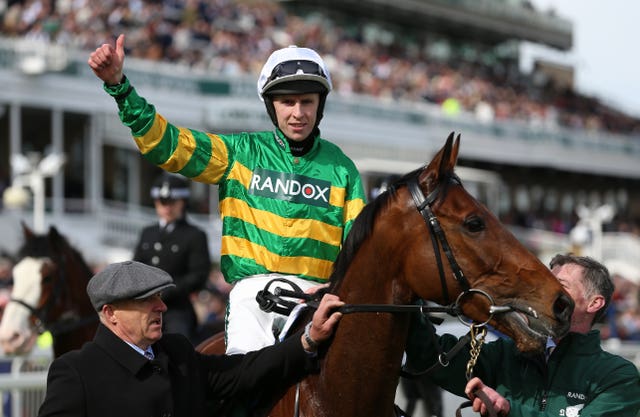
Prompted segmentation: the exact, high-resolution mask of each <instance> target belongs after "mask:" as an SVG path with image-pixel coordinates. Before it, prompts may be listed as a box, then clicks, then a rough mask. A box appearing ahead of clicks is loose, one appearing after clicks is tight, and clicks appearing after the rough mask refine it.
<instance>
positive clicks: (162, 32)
mask: <svg viewBox="0 0 640 417" xmlns="http://www.w3.org/2000/svg"><path fill="white" fill-rule="evenodd" d="M0 13H2V21H1V22H0V27H1V30H2V34H3V35H5V36H11V37H22V38H25V39H31V40H39V41H43V42H50V43H56V44H61V45H64V46H65V47H73V48H80V49H83V50H93V49H94V48H95V47H97V46H98V45H100V44H102V43H105V42H106V41H108V38H109V37H110V36H111V35H110V34H113V33H125V34H126V35H127V42H128V47H127V49H128V50H127V55H129V56H131V57H137V58H141V59H147V60H154V61H165V62H170V63H173V64H175V65H176V69H177V70H181V69H185V68H189V69H191V70H195V71H199V72H202V73H216V74H224V75H229V76H239V75H253V76H255V75H256V74H257V73H258V71H259V68H260V66H261V63H262V62H264V61H265V59H266V57H267V55H268V53H269V52H270V51H272V50H273V49H277V48H278V47H283V46H287V45H289V44H298V45H304V46H307V47H310V48H313V49H315V50H317V51H318V52H319V53H320V55H322V56H324V57H326V60H327V62H328V65H329V70H330V71H331V72H332V74H334V77H333V78H334V80H333V81H334V84H335V91H336V92H337V93H338V94H342V95H351V94H363V95H365V94H366V95H373V96H376V97H378V98H380V99H381V100H411V101H416V100H422V101H428V102H432V103H435V104H438V105H441V106H442V107H443V109H451V107H450V105H451V103H453V104H454V105H455V114H461V113H462V112H466V113H467V114H469V115H471V116H473V115H474V114H475V117H477V118H478V120H480V121H481V122H484V123H486V122H487V121H493V120H507V119H508V120H518V121H522V122H524V123H525V124H526V125H528V126H530V127H533V128H538V127H542V126H544V127H552V126H555V125H556V124H560V125H564V126H566V127H574V128H579V129H586V130H605V131H610V132H618V133H624V134H635V135H638V134H640V122H639V121H638V120H637V119H635V118H632V117H630V116H627V115H625V114H624V113H622V112H620V111H617V110H615V109H612V108H609V107H608V106H606V105H604V104H603V103H600V102H599V101H598V100H596V99H594V98H591V97H585V96H581V95H580V94H577V93H576V92H575V91H572V90H567V89H565V88H561V87H557V86H556V85H554V84H553V82H552V81H550V80H549V79H548V77H541V76H540V74H538V73H534V74H532V75H524V74H520V73H518V69H517V67H515V66H514V64H507V63H505V62H501V61H497V62H492V63H491V64H490V65H489V64H484V63H483V61H482V58H481V57H482V56H483V54H486V53H487V51H485V50H484V49H483V48H484V47H482V46H480V45H477V44H472V43H470V42H469V43H467V44H465V45H464V47H460V48H451V47H449V46H447V45H446V43H443V41H442V39H440V37H439V36H438V35H437V34H434V33H418V32H417V31H416V30H414V31H413V32H412V31H408V30H406V28H403V29H402V30H400V29H398V28H394V27H391V26H389V25H387V24H386V23H384V22H376V23H375V24H371V23H367V24H359V23H358V22H356V21H354V20H353V16H344V15H342V16H341V15H340V14H338V13H337V12H336V13H332V14H331V16H329V13H328V12H323V11H322V10H321V9H318V10H315V11H314V12H313V13H308V14H307V15H296V14H293V13H289V12H287V10H286V9H285V7H284V6H283V5H282V4H281V3H279V2H274V1H269V0H255V1H252V2H251V3H250V4H248V3H246V2H242V1H232V0H211V1H207V2H204V1H201V0H188V1H175V0H160V1H155V0H139V1H135V2H118V1H114V0H108V1H106V2H104V1H98V0H78V1H71V0H65V1H51V0H15V1H9V2H8V3H7V7H6V9H5V10H4V12H2V10H0ZM455 51H461V52H460V54H463V55H459V56H457V55H454V53H455ZM463 51H472V52H473V53H472V54H471V55H475V56H478V58H477V59H476V61H475V62H473V61H471V60H470V58H469V56H470V55H468V54H466V55H464V52H463ZM509 65H511V66H509ZM452 100H453V101H452Z"/></svg>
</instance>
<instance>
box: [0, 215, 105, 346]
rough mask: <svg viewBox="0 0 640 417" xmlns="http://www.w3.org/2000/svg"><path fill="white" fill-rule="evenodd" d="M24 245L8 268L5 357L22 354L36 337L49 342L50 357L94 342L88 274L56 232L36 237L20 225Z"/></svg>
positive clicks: (2, 335) (2, 334) (0, 334)
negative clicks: (10, 277) (45, 335)
mask: <svg viewBox="0 0 640 417" xmlns="http://www.w3.org/2000/svg"><path fill="white" fill-rule="evenodd" d="M22 228H23V234H24V244H23V246H22V247H21V248H20V249H19V250H18V254H17V263H16V265H15V266H14V268H13V289H12V291H11V299H10V301H9V303H8V304H7V306H6V308H5V311H4V314H3V317H2V323H0V346H2V348H3V350H4V351H5V353H6V354H13V355H21V354H27V353H29V351H30V350H31V349H32V347H33V343H34V341H35V338H36V337H37V335H38V334H39V333H42V332H43V331H45V330H48V331H49V332H50V333H51V335H52V337H53V354H54V356H55V357H58V356H60V355H61V354H63V353H65V352H67V351H69V350H72V349H78V348H79V347H81V346H82V344H83V343H85V342H87V341H89V340H91V339H93V335H94V333H95V330H96V327H97V325H98V315H97V313H96V311H95V310H94V309H93V307H92V306H91V303H90V302H89V297H88V296H87V292H86V287H87V283H88V282H89V279H90V278H91V276H92V275H93V274H92V271H91V269H90V268H89V266H88V265H87V263H86V262H85V260H84V259H83V257H82V255H80V253H79V252H78V251H77V250H76V249H75V248H73V247H72V246H71V245H70V244H69V242H68V241H67V239H66V238H65V237H64V236H63V235H61V234H60V233H58V230H57V229H56V228H55V227H53V226H52V227H50V228H49V232H48V233H47V234H43V235H37V234H35V233H34V232H33V231H32V230H30V229H29V228H28V227H27V226H26V225H25V224H24V223H23V225H22Z"/></svg>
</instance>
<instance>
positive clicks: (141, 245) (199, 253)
mask: <svg viewBox="0 0 640 417" xmlns="http://www.w3.org/2000/svg"><path fill="white" fill-rule="evenodd" d="M151 196H152V197H153V198H154V199H162V198H170V199H185V200H186V198H188V196H189V193H188V187H187V184H186V182H185V181H184V180H182V179H180V178H177V177H175V176H169V175H163V176H162V177H161V180H159V181H158V182H157V183H156V184H155V185H154V186H153V187H152V189H151ZM133 260H135V261H139V262H142V263H145V264H147V265H151V266H155V267H157V268H160V269H162V270H164V271H166V272H167V273H169V275H171V277H172V278H173V280H174V282H175V284H176V287H175V288H172V289H170V290H166V291H164V292H163V295H162V299H163V300H164V302H165V303H166V304H167V307H168V311H167V312H166V313H165V314H164V323H165V328H164V330H165V331H166V332H168V333H181V334H184V335H185V336H187V337H189V338H192V337H193V336H194V331H195V328H196V326H197V317H196V314H195V311H194V309H193V305H192V304H191V299H190V294H191V293H193V292H194V291H199V290H200V289H202V288H203V287H204V285H205V282H206V281H207V279H208V276H209V272H210V268H211V260H210V256H209V247H208V243H207V235H206V234H205V232H204V231H203V230H202V229H200V228H199V227H197V226H194V225H192V224H190V223H189V222H188V221H187V219H186V216H184V215H183V216H182V218H180V219H178V220H176V221H175V222H173V223H170V224H168V225H161V224H160V223H155V224H153V225H150V226H147V227H145V228H144V229H143V230H142V232H141V234H140V239H139V241H138V244H137V245H136V248H135V251H134V256H133Z"/></svg>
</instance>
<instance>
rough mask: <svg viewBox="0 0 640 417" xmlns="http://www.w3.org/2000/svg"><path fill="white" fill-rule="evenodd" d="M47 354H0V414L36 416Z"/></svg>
mask: <svg viewBox="0 0 640 417" xmlns="http://www.w3.org/2000/svg"><path fill="white" fill-rule="evenodd" d="M50 363H51V353H50V352H48V351H47V352H45V351H38V352H36V353H33V354H30V355H28V356H14V357H6V356H2V357H0V368H1V370H2V372H0V398H1V399H2V407H0V416H1V417H30V416H37V415H38V409H39V408H40V404H41V403H42V401H43V400H44V395H45V389H46V383H47V371H48V369H49V364H50Z"/></svg>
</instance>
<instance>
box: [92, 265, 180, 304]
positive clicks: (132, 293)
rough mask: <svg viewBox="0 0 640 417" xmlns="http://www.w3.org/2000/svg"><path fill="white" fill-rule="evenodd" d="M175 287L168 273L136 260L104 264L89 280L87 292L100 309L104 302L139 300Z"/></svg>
mask: <svg viewBox="0 0 640 417" xmlns="http://www.w3.org/2000/svg"><path fill="white" fill-rule="evenodd" d="M171 287H175V284H174V283H173V279H172V278H171V275H169V274H168V273H166V272H165V271H163V270H162V269H159V268H156V267H154V266H150V265H146V264H143V263H141V262H136V261H125V262H117V263H112V264H110V265H107V267H106V268H104V269H103V270H102V271H100V272H98V273H97V274H96V275H94V276H93V278H91V279H90V280H89V284H88V285H87V294H88V295H89V299H90V300H91V304H93V307H94V308H95V309H96V310H98V311H100V309H102V306H103V305H105V304H110V303H113V302H114V301H119V300H131V299H134V300H139V299H142V298H146V297H149V296H151V295H153V294H156V293H158V292H160V291H162V290H164V289H167V288H171Z"/></svg>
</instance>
